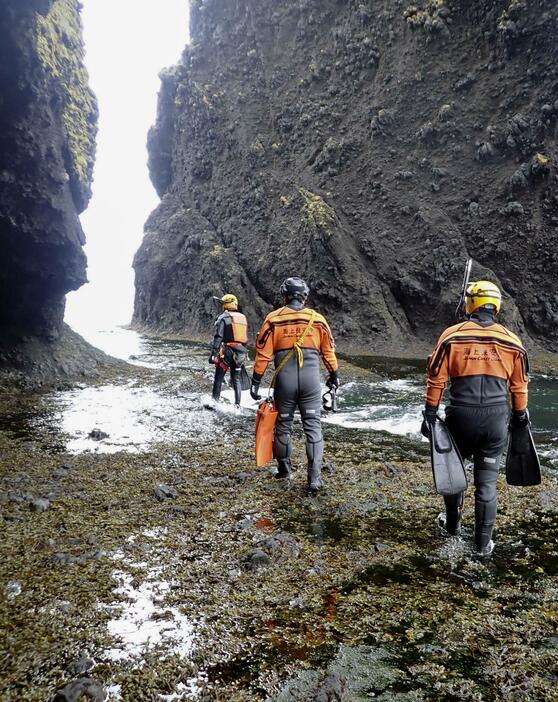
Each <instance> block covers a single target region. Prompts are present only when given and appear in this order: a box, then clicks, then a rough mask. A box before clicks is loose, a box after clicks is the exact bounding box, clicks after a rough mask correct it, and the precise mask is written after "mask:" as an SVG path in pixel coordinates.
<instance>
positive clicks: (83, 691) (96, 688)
mask: <svg viewBox="0 0 558 702" xmlns="http://www.w3.org/2000/svg"><path fill="white" fill-rule="evenodd" d="M84 698H85V699H86V700H90V702H103V700H106V699H107V691H106V689H105V686H104V685H103V684H102V683H100V682H99V681H98V680H93V678H78V680H74V681H73V682H71V683H68V685H66V686H65V687H63V688H62V689H61V690H58V691H57V693H56V694H55V696H54V698H53V700H52V702H78V700H82V699H84Z"/></svg>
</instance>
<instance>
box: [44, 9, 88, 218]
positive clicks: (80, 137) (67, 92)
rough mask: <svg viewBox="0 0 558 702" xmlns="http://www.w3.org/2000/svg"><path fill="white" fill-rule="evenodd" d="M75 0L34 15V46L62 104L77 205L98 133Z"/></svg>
mask: <svg viewBox="0 0 558 702" xmlns="http://www.w3.org/2000/svg"><path fill="white" fill-rule="evenodd" d="M79 12H80V10H79V2H78V0H55V2H54V4H53V5H52V8H51V10H50V11H49V13H48V14H47V15H46V16H45V17H43V16H41V15H38V16H37V30H36V31H37V34H36V46H37V53H38V55H39V59H40V61H41V63H42V65H43V66H44V68H45V69H46V71H47V74H48V76H49V78H50V80H52V81H54V82H55V84H56V86H57V87H56V91H59V93H60V95H61V98H62V102H63V107H62V115H63V121H64V127H65V131H66V138H67V142H68V156H69V159H68V162H67V164H66V165H67V168H68V174H69V177H70V180H71V183H72V190H73V192H74V193H75V195H76V202H77V203H79V205H78V207H79V208H80V209H84V208H85V206H86V203H87V202H88V200H89V198H90V197H91V181H92V178H93V164H94V161H95V136H96V133H97V114H98V112H97V101H96V99H95V96H94V94H93V92H92V91H91V88H90V87H89V76H88V74H87V69H86V68H85V66H84V63H83V58H84V53H85V51H84V45H83V36H82V25H81V18H80V14H79Z"/></svg>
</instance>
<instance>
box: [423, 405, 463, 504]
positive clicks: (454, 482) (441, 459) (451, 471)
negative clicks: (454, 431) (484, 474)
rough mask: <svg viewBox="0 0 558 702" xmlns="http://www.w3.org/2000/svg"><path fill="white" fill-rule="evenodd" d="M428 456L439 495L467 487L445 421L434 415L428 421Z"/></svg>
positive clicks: (458, 455) (449, 493)
mask: <svg viewBox="0 0 558 702" xmlns="http://www.w3.org/2000/svg"><path fill="white" fill-rule="evenodd" d="M429 426H430V458H431V461H432V474H433V476H434V486H435V487H436V492H438V493H439V494H440V495H457V494H458V493H460V492H464V491H465V490H466V489H467V476H466V475H465V467H464V466H463V459H462V458H461V455H460V453H459V450H458V448H457V446H456V445H455V441H454V440H453V437H452V435H451V434H450V432H449V429H448V428H447V426H446V423H445V422H444V421H443V420H442V419H440V418H439V417H436V421H435V422H432V423H430V425H429Z"/></svg>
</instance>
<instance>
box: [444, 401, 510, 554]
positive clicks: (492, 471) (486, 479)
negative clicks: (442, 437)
mask: <svg viewBox="0 0 558 702" xmlns="http://www.w3.org/2000/svg"><path fill="white" fill-rule="evenodd" d="M508 419H509V409H508V407H507V406H506V405H493V406H488V407H486V406H485V407H466V406H457V407H454V406H449V407H447V409H446V424H447V426H448V429H449V430H450V432H451V434H452V436H453V437H454V439H455V442H456V444H457V447H458V449H459V451H460V453H461V455H462V456H463V457H464V458H469V457H472V458H473V460H474V480H475V544H476V547H477V549H478V550H479V551H481V550H482V549H484V548H485V547H486V546H487V545H488V543H489V541H490V539H491V538H492V533H493V530H494V525H495V523H496V510H497V490H496V482H497V480H498V471H499V469H500V460H501V458H502V453H503V451H504V447H505V444H506V439H507V435H508Z"/></svg>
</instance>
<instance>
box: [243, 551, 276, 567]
mask: <svg viewBox="0 0 558 702" xmlns="http://www.w3.org/2000/svg"><path fill="white" fill-rule="evenodd" d="M270 565H271V558H270V557H269V556H268V555H267V553H265V551H262V550H261V548H256V549H254V550H253V551H252V552H251V553H250V554H249V555H248V558H247V559H246V567H247V568H248V570H258V568H267V566H270Z"/></svg>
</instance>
